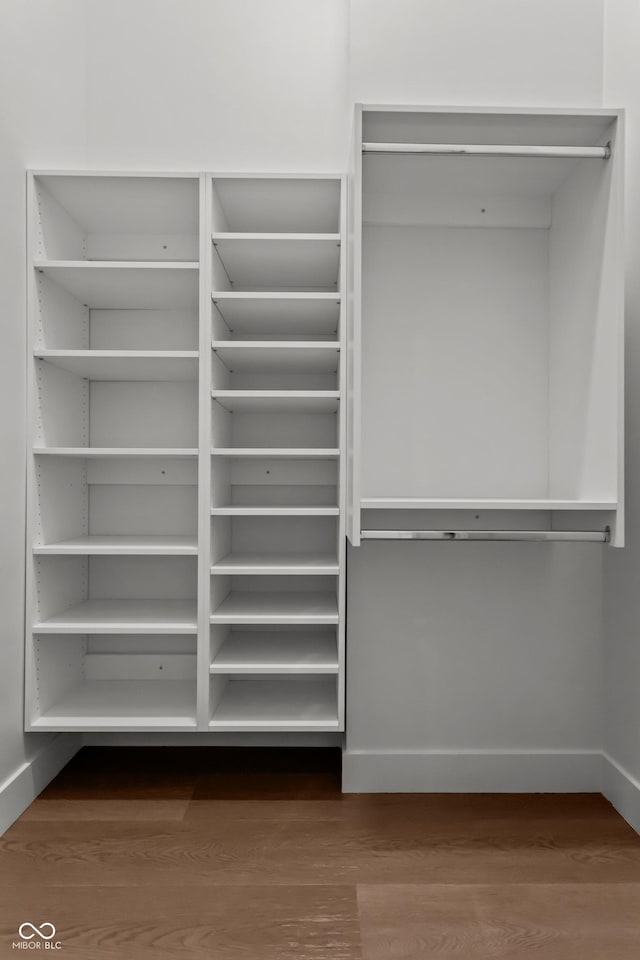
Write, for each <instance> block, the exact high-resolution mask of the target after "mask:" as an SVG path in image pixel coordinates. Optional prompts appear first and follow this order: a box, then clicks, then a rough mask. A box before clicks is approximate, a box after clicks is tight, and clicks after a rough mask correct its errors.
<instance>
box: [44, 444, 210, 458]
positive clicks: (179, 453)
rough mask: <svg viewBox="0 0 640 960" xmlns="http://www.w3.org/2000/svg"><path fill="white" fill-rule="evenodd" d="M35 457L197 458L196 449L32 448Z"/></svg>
mask: <svg viewBox="0 0 640 960" xmlns="http://www.w3.org/2000/svg"><path fill="white" fill-rule="evenodd" d="M33 452H34V453H35V454H36V455H37V456H55V457H95V458H100V457H104V458H111V459H112V460H122V459H128V458H129V457H181V458H187V459H191V458H193V457H197V456H198V450H197V448H196V447H34V448H33Z"/></svg>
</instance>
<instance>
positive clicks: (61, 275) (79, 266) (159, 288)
mask: <svg viewBox="0 0 640 960" xmlns="http://www.w3.org/2000/svg"><path fill="white" fill-rule="evenodd" d="M34 267H35V269H36V270H37V271H38V272H39V273H43V274H44V275H45V276H47V277H49V279H50V280H53V281H54V283H57V284H58V285H59V286H61V287H63V288H64V289H65V290H66V291H67V292H68V293H70V294H71V295H72V296H73V297H75V298H76V299H77V300H79V301H80V302H81V303H83V304H84V305H85V306H87V307H92V308H96V309H100V308H102V309H112V310H116V309H136V308H137V309H145V308H148V309H151V308H154V307H155V308H163V309H165V310H168V309H175V308H177V307H185V306H193V307H195V306H197V304H198V267H199V265H198V263H196V262H192V261H184V262H172V263H167V262H159V261H154V262H152V261H130V262H126V261H120V260H36V261H34Z"/></svg>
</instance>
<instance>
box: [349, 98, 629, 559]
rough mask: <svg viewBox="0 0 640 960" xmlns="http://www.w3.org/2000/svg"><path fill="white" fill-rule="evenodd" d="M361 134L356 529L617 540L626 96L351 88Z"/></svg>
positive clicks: (354, 345)
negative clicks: (361, 96) (446, 102)
mask: <svg viewBox="0 0 640 960" xmlns="http://www.w3.org/2000/svg"><path fill="white" fill-rule="evenodd" d="M354 143H355V151H354V157H353V163H352V169H351V173H350V190H349V214H348V231H349V243H350V245H351V244H352V245H353V251H354V255H353V257H352V258H351V260H350V270H349V282H348V288H349V296H350V302H352V304H353V308H352V310H351V312H350V317H349V335H348V339H349V364H350V366H349V374H348V380H349V387H348V396H349V411H348V423H349V437H350V442H349V462H350V470H349V476H348V481H347V482H348V488H349V490H348V497H347V501H348V520H347V530H348V535H349V538H350V540H351V541H352V543H354V544H358V543H359V542H360V538H361V536H362V537H373V538H375V537H376V531H380V532H381V533H383V534H384V536H385V537H388V536H389V531H391V530H394V529H395V530H397V531H398V534H399V536H402V537H403V538H405V536H406V533H407V531H415V532H416V533H418V534H419V533H421V532H422V533H433V534H438V533H439V532H442V533H444V534H447V538H449V539H451V538H453V537H452V536H451V534H452V532H455V531H460V532H461V533H462V534H464V533H465V531H472V532H473V531H482V530H487V531H488V532H489V531H491V532H493V533H499V532H500V531H501V530H510V531H511V534H510V536H513V531H516V530H521V531H522V532H523V539H527V538H528V537H527V535H526V534H527V531H532V532H535V535H536V536H539V534H540V531H546V532H547V533H548V535H549V538H550V539H551V538H564V539H570V538H571V534H572V533H575V534H576V537H575V539H576V540H578V539H584V537H585V535H586V534H589V533H592V534H593V539H596V538H600V539H602V538H605V539H608V540H610V542H611V543H612V544H614V545H617V546H621V545H622V544H623V538H624V528H623V485H622V477H623V470H622V456H623V427H622V396H623V391H622V378H623V362H622V357H623V269H624V255H623V235H622V202H623V196H622V180H623V154H624V144H623V140H622V117H621V115H620V112H619V111H613V110H593V111H591V110H582V111H562V110H520V109H497V108H496V109H490V110H485V109H479V108H462V107H461V108H431V107H418V106H406V107H405V106H364V107H362V106H359V107H357V109H356V117H355V137H354ZM351 295H352V299H351ZM529 539H533V536H531V537H529Z"/></svg>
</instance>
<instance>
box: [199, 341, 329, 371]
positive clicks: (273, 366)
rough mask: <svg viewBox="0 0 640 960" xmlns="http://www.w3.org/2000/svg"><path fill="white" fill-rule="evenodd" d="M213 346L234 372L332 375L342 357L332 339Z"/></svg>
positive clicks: (244, 342) (253, 342) (232, 342)
mask: <svg viewBox="0 0 640 960" xmlns="http://www.w3.org/2000/svg"><path fill="white" fill-rule="evenodd" d="M211 347H212V349H213V351H214V353H215V354H216V355H217V357H218V358H219V359H220V360H221V361H222V362H223V363H224V365H225V366H226V367H228V369H229V370H231V371H232V372H233V373H333V372H335V371H336V370H337V368H338V361H339V354H340V344H339V343H338V342H337V341H331V340H313V341H311V340H310V341H307V342H304V343H301V342H300V341H299V340H290V341H288V340H213V341H212V343H211Z"/></svg>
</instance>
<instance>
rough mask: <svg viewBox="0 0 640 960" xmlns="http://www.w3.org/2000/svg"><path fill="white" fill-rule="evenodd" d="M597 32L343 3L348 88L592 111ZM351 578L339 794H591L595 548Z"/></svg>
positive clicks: (597, 596)
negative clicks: (347, 13)
mask: <svg viewBox="0 0 640 960" xmlns="http://www.w3.org/2000/svg"><path fill="white" fill-rule="evenodd" d="M602 24H603V3H602V0H562V2H559V0H518V2H517V3H514V2H513V0H482V2H478V0H430V2H429V3H425V2H423V0H375V2H371V0H351V21H350V31H351V54H352V55H351V62H350V66H351V74H350V87H351V90H352V93H353V97H354V99H355V100H361V101H363V102H369V103H379V102H384V101H393V100H396V101H397V102H406V103H420V102H423V103H429V102H434V103H438V102H440V103H450V104H460V103H468V104H482V103H486V104H493V105H495V104H504V105H511V104H520V105H523V106H527V105H531V106H592V107H593V106H599V105H600V103H601V97H602V63H603V37H602ZM408 415H409V414H408ZM347 583H348V591H349V593H348V625H347V626H348V644H347V651H348V660H347V678H348V688H349V696H348V704H347V724H348V728H347V729H348V732H347V755H346V757H345V766H344V769H345V782H346V786H347V789H351V790H359V789H360V790H362V789H397V790H398V789H400V790H401V789H440V790H442V789H445V790H446V789H458V788H460V789H465V788H470V789H480V788H484V789H517V788H524V789H527V788H529V789H541V790H543V789H547V790H548V789H598V783H599V771H600V763H599V759H598V753H599V751H600V750H601V749H602V737H603V718H602V710H601V707H602V699H603V697H602V551H601V549H599V548H593V547H588V546H587V547H581V546H578V545H573V544H570V545H562V546H560V545H541V546H539V545H533V544H518V545H511V544H509V545H506V544H505V545H489V544H463V543H460V544H433V543H431V544H429V543H420V544H395V545H389V544H384V543H376V544H372V543H368V544H366V545H364V546H363V547H360V548H358V549H352V550H350V551H349V575H348V580H347ZM532 752H533V754H535V755H536V761H535V763H533V762H532V759H531V755H532Z"/></svg>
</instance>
